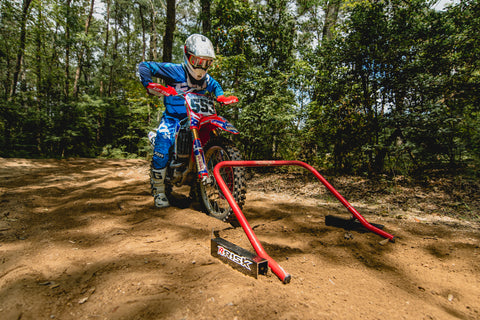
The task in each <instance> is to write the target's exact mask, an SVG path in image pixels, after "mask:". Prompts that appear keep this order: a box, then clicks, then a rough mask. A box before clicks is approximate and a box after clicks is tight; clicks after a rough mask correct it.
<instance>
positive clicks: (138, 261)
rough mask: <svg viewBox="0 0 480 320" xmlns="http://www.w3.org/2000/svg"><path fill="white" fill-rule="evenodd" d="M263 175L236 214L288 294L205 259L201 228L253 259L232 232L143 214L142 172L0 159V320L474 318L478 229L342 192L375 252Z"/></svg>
mask: <svg viewBox="0 0 480 320" xmlns="http://www.w3.org/2000/svg"><path fill="white" fill-rule="evenodd" d="M272 177H273V176H267V177H264V176H262V175H261V174H255V175H254V176H253V178H252V179H251V180H250V181H249V185H248V188H249V189H248V192H247V200H246V204H245V207H244V213H245V215H246V217H247V219H248V221H249V223H250V225H251V226H252V227H254V231H255V233H256V234H257V236H258V238H259V239H260V240H261V242H262V245H263V247H264V248H265V250H266V251H267V252H268V253H269V254H270V256H272V257H273V258H274V259H275V260H276V261H277V262H278V263H279V264H280V265H281V266H282V267H283V268H284V269H285V270H287V272H289V273H290V274H291V275H292V280H291V282H290V283H289V284H282V283H281V281H280V280H279V279H278V278H277V277H276V276H275V275H274V274H273V273H272V272H271V271H269V272H268V274H267V275H266V276H260V277H259V278H258V279H254V278H252V277H249V276H246V275H244V274H242V273H240V272H238V271H236V270H234V269H233V268H232V267H230V266H228V265H226V264H224V263H222V262H220V261H219V260H218V259H216V258H213V257H212V256H211V255H210V239H211V237H212V231H213V230H214V231H216V232H218V233H219V234H220V236H221V237H222V238H224V239H226V240H228V241H230V242H233V243H235V244H238V245H240V246H242V247H244V248H246V249H248V250H250V251H252V252H253V249H252V247H251V246H250V244H249V243H248V240H247V238H246V236H245V234H244V232H243V230H242V229H241V228H237V229H233V228H230V226H229V225H227V224H225V223H223V222H221V221H218V220H216V219H214V218H211V217H208V216H206V215H205V214H203V213H201V212H199V211H198V210H196V209H195V208H194V207H192V206H190V207H187V208H179V207H170V208H167V209H161V210H159V209H155V208H154V207H153V201H152V198H151V196H150V194H149V182H148V180H149V178H148V162H147V161H144V160H93V159H72V160H25V159H2V158H0V318H1V319H4V320H10V319H14V320H17V319H76V320H77V319H178V320H180V319H231V320H234V319H237V320H240V319H263V318H271V319H480V257H479V255H480V247H479V245H480V233H479V231H480V225H479V223H478V222H475V221H465V220H461V219H455V218H451V217H446V215H444V214H441V212H439V213H438V214H432V211H435V207H433V208H432V203H428V201H426V202H425V203H423V202H422V201H423V200H426V199H427V198H429V196H428V194H422V193H421V192H416V195H415V199H416V202H415V203H416V204H415V206H413V205H412V209H411V210H409V209H408V206H405V203H408V202H406V200H408V198H409V196H410V197H414V195H413V194H405V195H404V196H405V199H404V200H405V201H402V203H403V204H404V205H403V207H402V205H400V203H395V202H393V201H386V200H383V202H382V201H381V200H379V201H377V202H373V201H372V198H370V199H365V200H362V199H361V198H358V199H356V198H355V197H353V200H354V201H350V198H349V197H348V196H347V195H349V194H350V192H349V190H348V188H343V187H342V190H344V191H345V193H346V194H347V195H345V194H344V196H345V197H346V198H347V200H349V201H350V203H351V204H352V205H353V206H354V207H355V208H356V209H357V210H358V211H359V212H360V213H361V214H362V215H363V216H364V217H365V218H366V219H367V220H369V221H371V222H374V223H380V224H383V225H385V229H384V230H385V231H387V232H389V233H392V234H394V235H395V236H396V241H395V243H391V242H390V243H387V244H385V245H382V244H381V243H380V241H381V240H382V238H381V237H379V236H378V235H376V234H372V233H366V232H362V231H361V230H345V229H342V228H337V227H332V226H327V225H326V224H325V217H326V216H328V215H334V216H338V217H343V218H349V217H350V214H349V213H348V211H347V210H346V209H345V208H344V207H343V206H342V205H341V204H340V203H339V202H338V201H336V200H335V199H333V198H331V197H330V198H329V197H328V196H325V192H326V191H325V188H324V187H323V186H322V185H320V184H319V183H318V184H313V183H311V182H309V183H308V184H304V185H303V186H302V183H300V182H298V181H297V180H295V179H294V178H292V179H293V180H291V181H297V182H295V183H296V184H298V186H299V188H297V189H296V190H297V191H295V192H291V191H290V192H286V191H285V190H288V189H286V188H285V187H286V186H285V183H284V182H278V181H272V180H271V179H272ZM295 183H293V182H292V184H295ZM332 184H333V185H334V186H335V184H334V183H332ZM291 190H293V189H291ZM339 191H340V192H341V193H342V192H343V191H341V190H339ZM452 192H453V190H452ZM316 193H319V194H322V195H323V196H316ZM342 194H343V193H342ZM477 195H478V194H477ZM379 199H380V198H379ZM367 200H368V201H367ZM436 208H437V209H438V210H440V206H437V207H436ZM427 209H428V210H431V211H430V213H429V214H428V215H426V214H423V213H424V212H427V211H428V210H427ZM474 214H478V212H476V213H475V212H474Z"/></svg>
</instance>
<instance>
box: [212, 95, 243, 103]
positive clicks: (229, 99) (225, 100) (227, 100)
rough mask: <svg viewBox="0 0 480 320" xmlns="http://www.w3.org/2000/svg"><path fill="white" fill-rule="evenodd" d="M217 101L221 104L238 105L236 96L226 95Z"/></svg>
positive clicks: (219, 97)
mask: <svg viewBox="0 0 480 320" xmlns="http://www.w3.org/2000/svg"><path fill="white" fill-rule="evenodd" d="M217 101H218V102H220V103H221V104H232V103H237V102H238V98H237V97H235V96H228V97H225V96H224V95H221V96H218V97H217Z"/></svg>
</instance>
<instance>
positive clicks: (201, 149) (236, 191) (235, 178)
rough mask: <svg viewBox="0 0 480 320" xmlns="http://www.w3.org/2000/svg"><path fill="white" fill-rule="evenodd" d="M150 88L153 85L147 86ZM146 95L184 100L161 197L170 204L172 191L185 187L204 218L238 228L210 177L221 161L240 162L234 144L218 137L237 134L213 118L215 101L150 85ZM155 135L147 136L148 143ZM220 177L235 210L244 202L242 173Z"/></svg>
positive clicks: (223, 121) (228, 170) (226, 172)
mask: <svg viewBox="0 0 480 320" xmlns="http://www.w3.org/2000/svg"><path fill="white" fill-rule="evenodd" d="M151 85H153V84H151ZM150 93H152V94H154V95H157V96H161V95H165V96H178V97H181V98H183V99H184V100H185V107H186V110H187V117H186V118H184V119H182V120H181V121H180V123H179V125H178V126H177V128H176V133H175V144H174V146H173V147H172V148H171V149H170V153H169V162H168V164H167V172H166V178H165V195H166V196H167V198H168V200H169V201H170V202H171V203H175V200H176V199H174V197H173V196H172V190H173V187H174V186H175V187H181V186H184V185H189V186H190V187H191V188H190V197H191V198H192V200H193V201H198V202H200V204H201V206H202V210H203V211H204V212H205V213H207V214H208V215H210V216H212V217H215V218H217V219H219V220H222V221H225V222H228V223H230V224H232V225H233V226H235V227H237V226H239V224H238V221H237V219H236V217H235V215H234V214H233V211H232V209H231V208H230V205H229V204H228V202H227V200H226V199H225V197H224V196H223V194H222V192H221V190H220V188H219V187H218V184H217V181H216V180H215V178H214V176H213V168H214V167H215V165H216V164H217V163H219V162H221V161H227V160H242V159H241V156H240V152H239V150H238V149H237V148H236V147H235V145H234V143H233V142H232V141H231V140H230V139H228V138H226V137H224V136H222V135H221V133H222V131H224V132H229V133H232V134H238V130H237V129H235V127H234V126H233V125H232V124H231V123H230V122H228V121H227V120H226V119H225V118H223V117H221V116H219V115H217V111H216V109H215V104H216V103H217V101H216V100H215V99H214V98H212V97H210V96H207V95H202V94H199V93H195V92H194V91H193V90H188V91H178V92H177V91H176V90H175V89H174V88H172V87H164V86H162V85H160V84H154V85H153V88H152V90H150ZM155 135H156V133H152V132H150V134H149V138H150V141H154V136H155ZM221 174H222V177H223V179H224V180H225V182H226V183H227V185H228V187H229V189H230V191H231V193H232V195H233V196H234V198H235V201H236V202H237V203H238V205H239V206H243V204H244V202H245V194H246V186H245V169H244V168H226V169H223V170H222V172H221Z"/></svg>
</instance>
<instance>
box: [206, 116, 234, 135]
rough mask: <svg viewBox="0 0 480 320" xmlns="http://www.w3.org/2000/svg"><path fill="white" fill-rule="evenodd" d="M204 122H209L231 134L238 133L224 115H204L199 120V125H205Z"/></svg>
mask: <svg viewBox="0 0 480 320" xmlns="http://www.w3.org/2000/svg"><path fill="white" fill-rule="evenodd" d="M206 124H211V125H213V126H215V127H217V128H220V129H222V130H224V131H227V132H230V133H233V134H238V133H239V131H238V130H237V129H236V128H235V127H234V126H233V124H231V123H230V122H228V120H227V119H225V118H224V117H221V116H218V115H215V116H210V117H205V118H202V120H200V127H202V126H204V125H206Z"/></svg>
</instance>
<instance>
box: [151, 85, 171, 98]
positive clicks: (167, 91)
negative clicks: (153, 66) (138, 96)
mask: <svg viewBox="0 0 480 320" xmlns="http://www.w3.org/2000/svg"><path fill="white" fill-rule="evenodd" d="M147 92H148V93H149V94H153V95H154V96H160V95H164V96H167V97H168V96H175V95H177V90H175V89H174V88H173V87H170V86H167V87H164V86H162V85H161V84H159V83H154V82H150V83H149V84H148V86H147Z"/></svg>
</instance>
